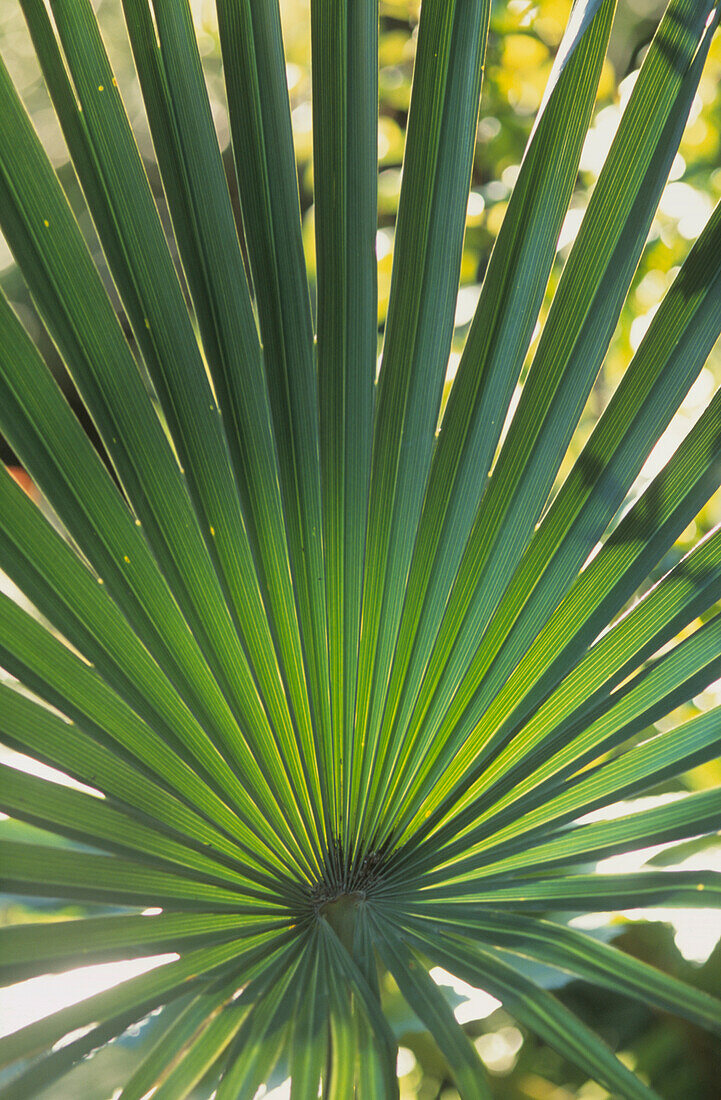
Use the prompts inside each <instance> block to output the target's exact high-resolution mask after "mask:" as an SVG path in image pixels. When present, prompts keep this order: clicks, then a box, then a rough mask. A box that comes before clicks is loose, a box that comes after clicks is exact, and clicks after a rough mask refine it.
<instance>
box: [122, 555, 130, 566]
mask: <svg viewBox="0 0 721 1100" xmlns="http://www.w3.org/2000/svg"><path fill="white" fill-rule="evenodd" d="M123 561H126V562H127V563H128V564H130V558H129V557H128V555H127V554H126V555H125V556H124V558H123Z"/></svg>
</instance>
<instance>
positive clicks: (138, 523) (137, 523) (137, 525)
mask: <svg viewBox="0 0 721 1100" xmlns="http://www.w3.org/2000/svg"><path fill="white" fill-rule="evenodd" d="M135 526H136V527H140V520H139V519H136V521H135Z"/></svg>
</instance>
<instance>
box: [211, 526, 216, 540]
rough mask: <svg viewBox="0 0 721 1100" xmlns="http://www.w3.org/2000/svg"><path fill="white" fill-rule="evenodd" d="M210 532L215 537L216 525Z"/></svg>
mask: <svg viewBox="0 0 721 1100" xmlns="http://www.w3.org/2000/svg"><path fill="white" fill-rule="evenodd" d="M210 533H211V535H212V536H213V538H215V528H214V527H211V528H210Z"/></svg>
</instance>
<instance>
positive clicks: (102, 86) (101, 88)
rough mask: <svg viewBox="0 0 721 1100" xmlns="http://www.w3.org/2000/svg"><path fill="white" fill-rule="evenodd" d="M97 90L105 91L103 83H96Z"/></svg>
mask: <svg viewBox="0 0 721 1100" xmlns="http://www.w3.org/2000/svg"><path fill="white" fill-rule="evenodd" d="M98 91H99V92H104V91H105V85H104V84H98Z"/></svg>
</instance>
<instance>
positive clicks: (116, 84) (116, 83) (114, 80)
mask: <svg viewBox="0 0 721 1100" xmlns="http://www.w3.org/2000/svg"><path fill="white" fill-rule="evenodd" d="M117 86H118V82H117V80H116V79H115V77H113V87H114V88H117Z"/></svg>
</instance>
